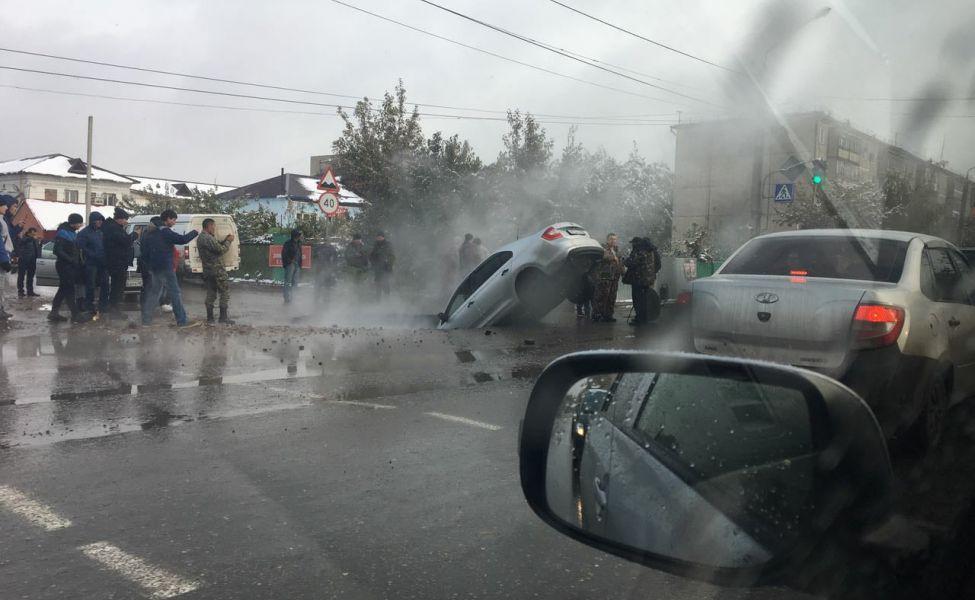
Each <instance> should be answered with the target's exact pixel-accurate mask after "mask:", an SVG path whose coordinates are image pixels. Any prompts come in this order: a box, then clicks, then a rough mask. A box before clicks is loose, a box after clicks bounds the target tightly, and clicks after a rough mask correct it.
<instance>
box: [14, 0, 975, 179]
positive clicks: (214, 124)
mask: <svg viewBox="0 0 975 600" xmlns="http://www.w3.org/2000/svg"><path fill="white" fill-rule="evenodd" d="M347 1H348V3H349V4H354V5H357V6H360V7H362V8H365V9H367V10H370V11H373V12H377V13H381V14H383V15H385V16H388V17H390V18H394V19H397V20H400V21H403V22H406V23H409V24H412V25H415V26H417V27H421V28H424V29H428V30H431V31H433V32H436V33H438V34H441V35H444V36H447V37H451V38H455V39H459V40H462V41H463V42H465V43H468V44H471V45H475V46H479V47H481V48H484V49H486V50H490V51H492V52H496V53H498V54H503V55H505V56H509V57H511V58H515V59H518V60H521V61H524V62H529V63H532V64H535V65H538V66H540V67H544V68H546V69H551V70H554V71H558V72H560V73H564V74H567V75H571V76H573V77H578V78H582V79H586V80H590V81H593V82H596V83H599V84H603V85H608V86H612V87H617V88H621V89H624V90H627V91H629V92H631V93H633V94H643V95H646V96H652V97H656V98H661V99H663V101H657V100H650V99H647V98H643V97H639V96H635V95H627V94H623V93H618V92H614V91H610V90H606V89H601V88H597V87H593V86H589V85H586V84H583V83H578V82H575V81H570V80H567V79H563V78H559V77H555V76H552V75H547V74H544V73H540V72H538V71H535V70H532V69H529V68H526V67H522V66H518V65H515V64H511V63H507V62H504V61H501V60H499V59H496V58H493V57H489V56H485V55H483V54H479V53H476V52H474V51H471V50H467V49H464V48H460V47H457V46H455V45H452V44H449V43H447V42H444V41H441V40H437V39H433V38H431V37H428V36H425V35H422V34H419V33H416V32H413V31H408V30H406V29H403V28H401V27H399V26H396V25H393V24H390V23H386V22H383V21H380V20H377V19H375V18H373V17H370V16H367V15H364V14H361V13H358V12H355V11H353V10H351V9H349V8H346V7H343V6H340V5H338V4H335V3H333V2H331V1H329V0H314V1H293V2H286V1H285V2H274V3H270V2H267V3H264V2H260V3H259V2H241V1H238V2H231V1H212V0H207V1H202V0H199V1H196V2H187V1H179V0H166V1H142V2H131V1H92V2H89V3H86V4H85V8H84V9H83V10H81V9H79V8H78V5H77V4H76V3H73V2H49V1H43V0H34V2H31V3H29V4H28V3H23V2H12V1H10V0H5V1H4V3H3V4H4V10H3V11H2V13H0V14H2V15H3V23H2V29H3V31H4V36H3V41H2V43H0V45H2V46H3V47H7V48H14V49H22V50H31V51H37V52H45V53H51V54H58V55H65V56H73V57H78V58H85V59H92V60H100V61H107V62H116V63H122V64H132V65H139V66H145V67H152V68H157V69H164V70H170V71H178V72H185V73H193V74H201V75H209V76H216V77H222V78H230V79H240V80H245V81H254V82H260V83H268V84H275V85H282V86H288V87H297V88H307V89H313V90H322V91H330V92H335V93H340V94H352V95H357V96H359V95H369V96H370V97H378V96H380V95H381V94H382V93H383V92H384V91H385V90H387V89H391V88H392V86H393V85H394V84H395V82H396V80H397V79H398V78H402V79H403V81H404V83H405V85H406V88H407V91H408V93H409V97H410V99H411V100H413V101H416V102H424V103H431V104H442V105H451V106H457V107H468V108H479V109H490V110H498V111H502V110H505V109H507V108H521V109H523V110H529V111H532V112H535V113H546V114H553V115H574V116H580V117H585V118H584V119H582V120H583V121H585V122H587V123H588V122H592V121H593V120H594V118H595V117H601V118H604V117H608V116H618V115H656V116H650V117H641V118H643V119H652V120H661V122H659V123H654V124H649V125H638V126H637V125H612V126H611V125H582V126H580V127H579V133H578V138H579V139H580V141H582V142H583V143H584V144H585V145H586V146H587V147H589V148H590V149H595V148H597V147H600V146H602V147H604V148H605V149H606V150H607V151H608V152H609V153H610V154H612V155H615V156H618V157H621V158H622V157H624V156H625V155H626V153H627V152H629V150H630V148H631V147H632V145H633V143H634V142H635V143H636V144H637V145H638V146H639V148H640V150H641V152H642V153H643V154H644V155H645V156H647V157H648V158H650V159H653V160H661V161H664V162H667V163H668V164H672V163H673V154H674V143H673V136H672V134H671V132H670V130H669V128H668V127H667V123H669V122H672V121H674V120H676V117H677V111H678V110H680V111H682V118H684V119H687V118H706V117H707V116H709V115H714V114H716V113H718V112H721V111H722V109H721V108H717V107H715V106H711V105H709V104H705V103H702V102H697V101H694V100H690V99H687V98H683V97H680V96H676V95H673V94H669V93H667V92H664V91H661V90H657V89H652V88H650V87H647V86H644V85H640V84H638V83H636V82H632V81H628V80H625V79H622V78H619V77H616V76H614V75H612V74H609V73H604V72H601V71H599V70H597V69H594V68H591V67H588V66H585V65H582V64H579V63H577V62H573V61H570V60H568V59H566V58H563V57H560V56H556V55H554V54H551V53H548V52H546V51H544V50H542V49H539V48H535V47H532V46H529V45H527V44H525V43H522V42H519V41H517V40H514V39H511V38H508V37H505V36H503V35H501V34H499V33H496V32H493V31H490V30H487V29H485V28H483V27H480V26H478V25H476V24H473V23H469V22H466V21H464V20H462V19H460V18H458V17H455V16H453V15H449V14H447V13H445V12H442V11H440V10H437V9H436V8H433V7H430V6H427V5H425V4H423V3H421V2H419V1H416V0H397V1H396V2H390V1H381V0H347ZM565 2H566V3H567V4H570V5H572V6H576V7H578V8H580V9H582V10H586V11H587V12H590V13H593V14H596V15H598V16H600V17H602V18H605V19H606V20H608V21H611V22H615V23H618V24H620V25H622V26H624V27H627V28H629V29H632V30H634V31H636V32H639V33H641V34H643V35H645V36H647V37H650V38H653V39H657V40H659V41H661V42H664V43H666V44H669V45H672V46H675V47H677V48H679V49H682V50H685V51H687V52H690V53H693V54H696V55H699V56H702V57H706V58H707V59H709V60H712V61H714V62H718V63H721V64H726V65H729V66H732V67H735V66H736V65H737V62H736V61H737V60H738V59H740V60H743V61H744V62H745V63H746V64H749V65H750V66H751V67H752V68H753V69H756V70H760V69H761V68H762V57H763V55H764V51H765V49H767V48H768V45H767V44H766V43H765V42H766V40H768V41H769V42H770V43H772V42H774V41H775V40H774V38H775V34H774V33H772V32H768V31H766V32H764V33H762V34H761V35H758V36H755V35H753V32H754V31H756V30H757V29H760V24H761V22H762V20H763V19H764V18H765V17H766V16H767V15H768V14H770V10H769V8H768V3H766V2H752V1H727V2H718V1H715V0H711V1H708V0H654V1H641V2H637V1H636V0H604V1H601V2H598V3H594V2H585V3H584V2H581V1H580V0H565ZM440 3H441V4H444V5H446V6H449V7H451V8H454V9H456V10H458V11H461V12H464V13H467V14H470V15H472V16H476V17H478V18H481V19H483V20H485V21H488V22H490V23H493V24H496V25H499V26H501V27H504V28H507V29H510V30H512V31H514V32H517V33H521V34H524V35H528V36H531V37H533V38H536V39H538V40H541V41H543V42H547V43H549V44H552V45H555V46H558V47H561V48H565V49H568V50H571V51H573V52H576V53H579V54H582V55H585V56H588V57H592V58H596V59H599V60H601V61H603V62H606V63H612V64H615V65H619V66H622V67H625V68H627V69H632V70H634V71H638V72H640V73H642V75H634V76H635V77H638V78H642V79H647V76H648V75H649V76H653V77H658V78H661V79H663V80H666V81H667V82H666V83H663V82H659V81H656V80H650V79H647V80H648V81H653V82H654V83H658V84H659V85H662V86H665V87H669V88H671V89H674V90H677V91H680V92H681V93H683V94H686V95H689V96H694V97H698V98H702V99H705V100H707V101H709V102H711V103H713V104H717V105H722V104H726V103H727V98H726V97H725V96H724V95H723V92H724V90H725V89H727V84H728V81H729V78H734V77H736V76H735V75H729V74H728V73H726V72H723V71H721V70H720V69H716V68H714V67H710V66H708V65H704V64H701V63H699V62H696V61H693V60H690V59H688V58H685V57H682V56H679V55H676V54H674V53H671V52H667V51H664V50H662V49H660V48H656V47H654V46H651V45H649V44H647V43H645V42H642V41H639V40H636V39H634V38H632V37H629V36H626V35H624V34H622V33H619V32H617V31H614V30H612V29H609V28H607V27H605V26H603V25H600V24H598V23H594V22H592V21H590V20H588V19H586V18H584V17H582V16H579V15H575V14H573V13H570V12H569V11H567V10H565V9H564V8H561V7H559V6H557V5H555V4H553V3H551V2H549V1H548V0H521V1H514V0H502V1H499V2H492V3H487V2H477V1H475V0H442V1H441V2H440ZM802 4H803V5H805V6H808V7H813V8H815V7H820V6H827V5H828V6H831V7H832V8H833V10H832V11H831V12H830V13H829V14H828V15H827V16H826V17H825V18H821V19H818V20H815V21H812V22H810V23H809V24H808V25H805V26H804V27H802V29H801V30H800V31H798V32H797V33H796V34H795V35H794V36H791V38H792V39H791V41H790V43H784V44H781V45H778V46H775V47H773V48H772V49H771V51H770V52H769V61H768V65H767V67H768V69H770V70H769V71H768V73H769V75H770V81H771V83H770V84H769V85H768V86H767V88H766V92H767V93H768V94H769V96H770V98H771V99H772V101H773V102H774V103H775V105H776V106H777V108H779V109H780V110H784V111H792V110H810V109H828V110H830V111H831V112H832V113H833V115H834V116H835V117H837V118H841V119H847V118H848V119H850V120H851V121H852V122H853V123H854V124H855V125H858V126H861V127H863V128H865V129H868V130H870V131H872V132H875V133H876V134H878V135H880V136H881V137H884V138H888V139H892V138H893V137H894V134H895V133H899V139H900V140H901V141H903V140H905V136H907V135H909V134H910V133H909V132H908V133H905V132H906V131H908V130H910V129H911V128H910V127H908V126H907V125H906V124H905V119H907V118H908V117H906V114H907V113H908V112H910V110H911V109H912V108H913V107H915V106H917V105H916V104H914V103H906V102H897V103H891V102H877V101H874V102H868V101H863V100H862V98H867V97H913V96H919V95H921V94H923V93H924V92H925V90H936V91H937V93H939V94H941V95H948V96H952V97H971V96H975V70H973V63H972V61H971V60H970V57H971V56H973V55H975V48H973V47H972V44H973V42H972V41H971V40H972V38H971V36H960V35H955V36H954V37H952V32H953V31H971V29H972V26H973V25H975V5H973V4H972V3H971V2H970V0H939V2H937V9H934V8H932V6H931V4H929V3H925V2H909V1H907V0H874V1H867V0H859V1H857V0H846V1H843V0H823V1H822V2H818V3H817V2H812V1H810V2H805V3H802ZM28 6H29V7H28ZM774 29H775V28H774V27H773V31H774ZM946 40H949V43H948V44H946ZM966 44H968V45H967V46H966ZM946 48H947V50H946ZM746 49H747V50H746ZM958 57H968V58H967V59H959V58H958ZM0 65H4V66H17V67H25V68H32V69H41V70H48V71H58V72H64V73H74V74H84V75H93V76H99V77H110V78H115V79H125V80H132V81H141V82H149V83H159V84H164V85H171V86H180V87H191V88H199V89H209V90H219V91H227V92H234V93H244V94H255V95H263V96H275V97H279V98H290V99H297V100H308V101H312V102H324V103H340V104H350V103H351V102H352V101H351V100H348V99H337V98H331V97H327V96H314V95H307V94H298V93H292V92H283V91H273V90H261V89H255V88H248V87H241V86H232V85H227V84H218V83H209V82H202V81H196V80H191V79H184V78H179V77H165V76H161V75H153V74H146V73H134V72H131V71H123V70H118V69H111V68H105V67H96V66H92V65H81V64H72V63H65V62H63V61H56V60H50V59H43V58H32V57H26V56H22V55H17V54H10V53H6V52H0ZM759 76H760V73H759ZM932 82H937V84H938V85H932ZM0 85H3V86H21V87H31V88H39V89H46V90H56V91H60V92H78V93H84V94H102V95H110V96H119V97H126V98H139V99H152V100H164V101H167V102H182V103H194V104H210V105H224V106H236V107H256V108H264V109H273V110H279V111H311V112H323V113H329V114H328V115H302V114H291V113H266V112H244V111H231V110H222V109H214V108H196V107H187V106H178V105H166V104H152V103H140V102H124V101H117V100H108V99H100V98H91V97H83V96H68V95H58V94H51V93H42V92H32V91H24V90H20V89H12V88H10V87H2V88H0V98H2V101H0V108H2V110H0V127H2V131H3V133H4V135H3V136H2V138H0V158H18V157H23V156H30V155H34V154H41V153H47V152H63V153H65V154H70V155H79V156H80V155H82V154H83V153H84V144H85V142H84V134H85V118H86V116H87V115H89V114H93V115H94V116H95V162H96V163H97V164H99V165H100V166H103V167H105V168H108V169H112V170H117V171H122V172H125V173H130V174H141V175H150V176H156V177H170V178H181V179H195V180H202V181H218V182H220V183H228V184H238V185H239V184H244V183H249V182H252V181H256V180H258V179H263V178H266V177H270V176H272V175H274V174H276V173H277V172H278V170H279V169H280V168H281V167H284V168H285V169H287V170H288V171H292V172H305V171H306V170H307V169H308V157H309V156H310V155H311V154H318V153H325V152H329V151H330V148H331V142H332V140H333V139H335V138H336V137H337V136H338V135H339V133H340V131H341V121H340V119H338V118H337V117H336V116H333V115H332V113H334V109H330V108H324V107H313V106H300V105H287V104H280V103H274V102H267V101H256V100H246V99H238V98H226V97H216V96H207V95H202V94H194V93H188V92H177V91H172V90H160V89H151V88H138V87H132V86H123V85H117V84H108V83H99V82H92V81H81V80H72V79H65V78H60V77H50V76H43V75H37V74H28V73H18V72H11V71H6V70H0ZM730 108H731V110H732V111H735V110H738V109H739V108H740V107H735V106H732V107H730ZM928 108H929V109H931V110H935V111H940V114H941V115H942V116H943V115H952V118H941V117H939V118H937V119H935V120H934V122H932V123H927V122H925V123H924V124H923V126H922V127H920V131H915V134H914V135H913V137H911V138H910V143H911V144H912V145H913V146H914V147H913V148H912V149H914V150H915V151H917V152H919V153H921V154H922V155H923V156H925V157H931V158H935V159H937V158H938V156H939V154H940V152H941V145H942V140H944V157H945V159H947V160H949V161H950V167H951V168H953V169H954V170H956V171H960V172H964V171H965V170H966V169H968V168H969V167H971V166H973V165H975V144H973V141H975V103H973V102H956V103H952V104H950V105H948V106H934V107H928ZM424 110H429V111H431V112H432V111H437V112H456V111H444V110H439V109H424ZM931 110H927V111H926V112H931ZM463 112H464V113H465V114H468V115H481V116H500V114H494V113H474V112H470V111H463ZM959 115H962V116H965V115H969V117H968V118H958V116H959ZM542 120H560V121H565V120H566V119H546V118H543V119H542ZM569 120H572V119H569ZM664 121H665V122H664ZM568 127H569V126H568V125H565V124H549V125H546V129H547V130H548V132H549V133H550V135H551V136H552V137H553V138H554V139H555V140H556V148H557V149H558V148H560V147H561V145H562V143H563V142H564V140H565V137H566V133H567V131H568ZM915 129H918V128H915ZM424 130H425V132H426V133H427V134H430V133H432V132H434V131H436V130H442V131H444V132H445V133H447V134H452V133H458V134H460V135H461V137H463V138H467V139H469V140H470V141H471V143H472V144H473V145H474V147H475V149H476V151H477V152H478V154H479V155H480V156H481V157H482V158H483V159H484V160H485V161H487V162H490V161H492V160H493V159H494V158H495V157H496V155H497V152H498V150H499V148H500V143H501V135H502V134H503V133H504V131H505V125H504V123H503V122H493V121H471V120H454V119H449V120H448V119H433V118H425V119H424Z"/></svg>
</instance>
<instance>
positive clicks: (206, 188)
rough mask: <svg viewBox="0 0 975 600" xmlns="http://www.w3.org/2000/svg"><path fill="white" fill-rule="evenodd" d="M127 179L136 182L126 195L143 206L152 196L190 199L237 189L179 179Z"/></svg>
mask: <svg viewBox="0 0 975 600" xmlns="http://www.w3.org/2000/svg"><path fill="white" fill-rule="evenodd" d="M129 177H131V178H132V179H135V180H136V183H133V184H132V187H131V189H130V191H129V194H128V195H129V198H130V199H131V200H132V201H133V202H135V203H136V204H145V203H146V201H147V200H149V199H150V198H151V197H153V196H166V197H168V198H192V197H193V194H194V192H200V193H209V192H212V193H214V194H222V193H224V192H230V191H232V190H234V189H236V188H237V186H235V185H221V184H219V183H203V182H199V181H183V180H180V179H160V178H158V177H143V176H142V175H130V176H129Z"/></svg>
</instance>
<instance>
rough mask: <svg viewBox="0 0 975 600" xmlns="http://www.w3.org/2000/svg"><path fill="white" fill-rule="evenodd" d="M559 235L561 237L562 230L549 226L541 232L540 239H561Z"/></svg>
mask: <svg viewBox="0 0 975 600" xmlns="http://www.w3.org/2000/svg"><path fill="white" fill-rule="evenodd" d="M561 237H562V232H561V231H559V230H558V229H556V228H554V227H549V228H548V229H546V230H545V231H543V232H542V239H543V240H548V241H550V242H551V241H552V240H557V239H561Z"/></svg>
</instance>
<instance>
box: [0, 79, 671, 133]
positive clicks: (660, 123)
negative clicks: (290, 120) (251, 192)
mask: <svg viewBox="0 0 975 600" xmlns="http://www.w3.org/2000/svg"><path fill="white" fill-rule="evenodd" d="M0 88H8V89H15V90H21V91H28V92H41V93H47V94H58V95H64V96H81V97H85V98H100V99H105V100H119V101H126V102H142V103H150V104H166V105H173V106H187V107H194V108H212V109H222V110H235V111H251V112H266V113H281V114H298V115H312V116H324V117H338V113H326V112H313V111H300V110H280V109H273V108H260V107H250V106H229V105H222V104H199V103H194V102H176V101H172V100H156V99H151V98H130V97H126V96H110V95H107V94H89V93H84V92H68V91H64V90H51V89H45V88H34V87H27V86H20V85H10V84H0ZM342 108H352V107H348V106H345V107H342ZM419 115H420V116H421V117H424V118H427V119H448V120H475V121H490V122H498V123H503V122H506V121H507V118H506V117H481V116H473V115H445V114H439V113H419ZM537 122H538V123H541V124H545V125H582V126H601V125H610V126H627V127H635V126H644V125H646V126H671V125H674V121H673V120H672V119H671V120H659V121H650V120H644V121H633V122H626V121H619V122H617V121H612V122H605V121H595V122H587V121H553V120H547V119H545V120H537Z"/></svg>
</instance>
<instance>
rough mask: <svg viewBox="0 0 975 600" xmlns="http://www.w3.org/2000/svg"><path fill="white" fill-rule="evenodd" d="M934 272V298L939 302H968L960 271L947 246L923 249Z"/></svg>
mask: <svg viewBox="0 0 975 600" xmlns="http://www.w3.org/2000/svg"><path fill="white" fill-rule="evenodd" d="M924 253H925V255H926V256H927V257H928V259H929V260H930V261H931V267H932V271H933V273H934V297H933V299H934V300H937V301H939V302H965V303H967V302H968V299H967V296H966V294H965V290H964V288H963V286H962V280H961V273H960V272H959V271H958V268H957V267H956V266H955V263H954V261H952V259H951V255H950V254H949V253H948V249H947V248H928V249H926V250H925V251H924Z"/></svg>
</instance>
